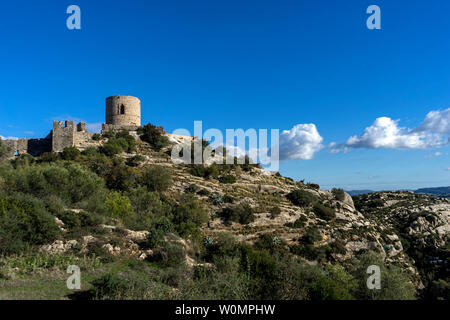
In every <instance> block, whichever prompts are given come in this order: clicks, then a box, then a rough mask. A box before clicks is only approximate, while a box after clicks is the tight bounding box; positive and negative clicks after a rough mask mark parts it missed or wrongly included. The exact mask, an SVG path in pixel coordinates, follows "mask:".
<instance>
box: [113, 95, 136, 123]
mask: <svg viewBox="0 0 450 320" xmlns="http://www.w3.org/2000/svg"><path fill="white" fill-rule="evenodd" d="M106 124H112V125H115V126H138V127H139V126H140V125H141V100H139V99H138V98H136V97H131V96H118V95H117V96H111V97H108V98H106Z"/></svg>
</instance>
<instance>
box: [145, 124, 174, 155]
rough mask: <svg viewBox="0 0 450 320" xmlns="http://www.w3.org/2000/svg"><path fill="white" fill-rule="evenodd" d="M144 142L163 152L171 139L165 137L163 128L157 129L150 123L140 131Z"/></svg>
mask: <svg viewBox="0 0 450 320" xmlns="http://www.w3.org/2000/svg"><path fill="white" fill-rule="evenodd" d="M138 134H139V135H140V137H141V140H142V141H145V142H147V143H148V144H150V146H152V147H153V148H154V149H155V150H158V151H159V150H161V149H162V148H164V147H166V146H168V145H169V139H168V138H167V137H166V136H165V135H164V134H165V131H164V129H163V127H157V126H154V125H152V124H151V123H148V124H146V125H144V126H142V127H140V128H139V129H138Z"/></svg>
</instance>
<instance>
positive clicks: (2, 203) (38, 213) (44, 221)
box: [0, 194, 60, 254]
mask: <svg viewBox="0 0 450 320" xmlns="http://www.w3.org/2000/svg"><path fill="white" fill-rule="evenodd" d="M59 234H60V230H59V228H58V226H57V225H56V223H55V219H54V217H53V216H52V215H51V214H50V213H49V212H47V211H46V210H45V208H44V206H43V205H42V203H41V202H40V201H39V200H37V199H35V198H33V197H31V196H29V195H23V194H14V195H12V196H7V195H5V194H0V254H12V253H19V252H21V251H24V250H26V249H27V247H28V246H30V245H41V244H45V243H48V242H51V241H53V240H55V239H56V237H57V236H58V235H59Z"/></svg>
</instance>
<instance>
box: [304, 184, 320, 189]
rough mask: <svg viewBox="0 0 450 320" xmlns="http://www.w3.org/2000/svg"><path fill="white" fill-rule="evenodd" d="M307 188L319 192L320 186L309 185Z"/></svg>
mask: <svg viewBox="0 0 450 320" xmlns="http://www.w3.org/2000/svg"><path fill="white" fill-rule="evenodd" d="M306 187H307V188H309V189H314V190H319V189H320V186H319V185H318V184H317V183H307V184H306Z"/></svg>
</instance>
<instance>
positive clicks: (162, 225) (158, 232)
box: [146, 218, 175, 249]
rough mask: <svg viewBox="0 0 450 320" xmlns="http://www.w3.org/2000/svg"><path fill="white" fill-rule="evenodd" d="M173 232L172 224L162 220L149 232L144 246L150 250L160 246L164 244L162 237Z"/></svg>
mask: <svg viewBox="0 0 450 320" xmlns="http://www.w3.org/2000/svg"><path fill="white" fill-rule="evenodd" d="M174 230H175V228H174V226H173V224H172V222H170V221H169V220H168V219H167V218H162V219H160V220H159V221H157V222H156V223H154V225H153V226H152V228H151V229H150V230H149V233H148V236H147V240H146V246H147V247H148V248H150V249H153V248H155V247H158V246H161V245H163V244H164V236H165V235H166V234H167V233H169V232H173V231H174Z"/></svg>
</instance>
